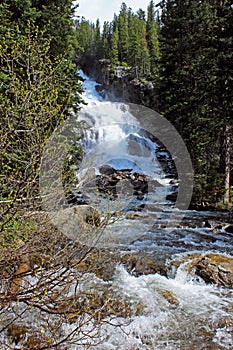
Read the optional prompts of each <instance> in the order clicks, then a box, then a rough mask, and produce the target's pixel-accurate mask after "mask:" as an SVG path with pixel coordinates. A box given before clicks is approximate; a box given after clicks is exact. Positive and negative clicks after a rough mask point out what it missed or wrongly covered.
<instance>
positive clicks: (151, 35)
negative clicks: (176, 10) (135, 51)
mask: <svg viewBox="0 0 233 350" xmlns="http://www.w3.org/2000/svg"><path fill="white" fill-rule="evenodd" d="M158 29H159V26H158V22H157V21H156V13H155V4H154V2H153V1H151V2H150V4H149V6H148V8H147V26H146V30H147V37H146V39H147V44H148V49H149V53H150V70H151V74H152V76H155V75H156V74H157V73H158V62H159V40H158Z"/></svg>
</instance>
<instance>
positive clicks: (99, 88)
mask: <svg viewBox="0 0 233 350" xmlns="http://www.w3.org/2000/svg"><path fill="white" fill-rule="evenodd" d="M95 90H96V91H97V92H98V94H99V95H100V96H101V97H103V98H105V97H106V93H107V92H106V89H105V87H104V86H103V85H96V86H95Z"/></svg>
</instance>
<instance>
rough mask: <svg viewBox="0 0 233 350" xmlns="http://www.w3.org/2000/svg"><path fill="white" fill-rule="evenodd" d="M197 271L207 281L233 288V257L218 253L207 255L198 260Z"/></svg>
mask: <svg viewBox="0 0 233 350" xmlns="http://www.w3.org/2000/svg"><path fill="white" fill-rule="evenodd" d="M195 273H196V275H198V276H200V277H201V278H202V279H203V280H204V281H205V282H206V283H214V284H217V285H219V286H223V287H226V288H232V285H233V258H232V257H228V256H224V255H217V254H216V255H215V254H208V255H205V256H203V257H201V258H199V259H198V260H197V263H196V264H195Z"/></svg>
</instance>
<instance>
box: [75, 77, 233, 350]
mask: <svg viewBox="0 0 233 350" xmlns="http://www.w3.org/2000/svg"><path fill="white" fill-rule="evenodd" d="M80 75H81V76H82V77H83V78H84V79H85V82H84V90H85V91H84V99H85V101H86V103H87V104H88V105H87V106H86V107H85V108H84V110H85V111H87V112H88V110H89V112H88V113H87V115H88V117H86V118H87V119H88V118H89V120H90V119H91V120H92V125H93V129H92V130H91V131H88V132H87V134H86V135H85V138H84V143H83V145H84V147H85V148H86V151H87V154H88V152H90V154H91V157H89V158H88V156H87V159H88V161H87V163H88V162H89V163H88V164H89V165H90V159H93V158H94V159H95V160H94V161H93V164H92V167H93V168H94V172H95V174H97V175H98V174H99V166H100V165H102V164H108V165H109V166H112V167H114V168H115V169H118V170H119V169H121V170H122V169H125V168H130V169H131V171H132V172H134V171H135V172H137V171H138V172H142V173H146V174H147V175H148V176H150V178H153V180H156V181H157V182H158V183H159V184H161V187H160V186H157V187H156V189H155V190H153V191H151V192H150V191H149V193H147V197H146V198H143V199H140V200H137V199H135V198H134V196H132V193H131V194H129V195H128V196H127V195H126V194H125V196H123V197H122V203H121V205H120V208H119V209H120V210H123V211H124V212H126V213H128V218H127V219H125V218H124V219H122V220H119V221H116V222H115V223H113V224H112V225H110V227H109V228H108V231H107V232H108V236H107V237H105V236H104V237H103V240H102V242H101V244H104V245H105V246H107V245H109V246H110V247H112V246H114V247H116V248H117V249H118V250H120V251H121V252H136V253H138V252H140V253H147V254H151V255H153V256H156V257H157V258H158V259H160V258H161V256H162V257H165V259H166V261H167V264H168V266H170V270H169V268H168V270H169V272H168V274H167V276H166V277H165V276H162V275H160V274H157V273H156V274H149V275H141V276H136V275H131V274H129V273H128V272H127V271H126V269H125V268H124V267H123V266H121V265H119V266H117V268H116V271H115V277H114V281H113V288H114V290H115V292H116V293H117V294H118V295H119V297H120V298H121V299H123V300H127V301H129V302H131V303H135V304H136V303H140V304H142V305H144V309H143V312H142V313H141V314H140V315H138V316H133V317H132V319H131V320H130V322H129V323H127V321H126V323H127V324H126V325H125V326H122V327H117V326H115V327H114V325H108V324H106V326H104V327H103V329H102V332H103V335H104V336H106V339H105V340H104V342H103V343H101V344H100V345H99V346H97V347H96V348H97V349H99V350H105V349H106V350H136V349H138V350H139V349H140V350H141V349H147V350H159V349H161V350H176V349H182V350H186V349H187V350H192V349H196V350H201V349H233V345H232V344H233V336H232V331H233V327H232V320H233V319H232V317H233V316H232V310H233V309H232V301H233V295H232V290H231V289H224V288H221V287H217V286H216V285H211V284H206V283H205V282H204V280H202V279H201V278H198V277H197V276H195V275H194V274H192V273H191V269H190V266H191V265H190V264H192V262H193V260H194V259H195V258H197V257H200V256H204V255H206V254H217V255H218V254H221V255H223V256H226V257H229V256H231V253H232V247H233V235H232V233H226V231H225V230H224V225H226V223H229V222H230V221H231V218H230V216H229V214H228V213H216V212H214V213H213V212H198V211H195V210H183V211H182V210H179V209H177V212H178V215H177V216H174V215H173V216H172V225H171V227H169V225H167V223H168V222H169V220H171V211H172V210H173V209H172V208H173V205H174V203H173V202H170V201H169V200H167V195H168V194H170V193H172V191H174V184H176V178H175V175H174V173H173V176H167V174H166V171H164V168H162V167H161V166H160V163H159V162H156V161H155V160H154V155H155V154H156V149H157V147H158V145H156V142H153V140H152V139H151V138H150V137H148V136H145V135H142V134H140V132H138V129H137V128H138V123H139V122H138V120H136V119H135V118H134V116H132V114H130V113H129V112H128V110H127V107H125V109H124V108H122V106H123V105H124V104H122V106H120V107H119V105H117V106H116V105H114V104H112V103H111V102H108V101H106V99H105V98H104V97H102V96H101V95H100V94H99V93H98V92H97V91H96V86H97V85H98V84H97V83H96V82H95V81H94V80H91V79H90V78H88V77H87V76H85V74H83V72H80ZM103 106H104V108H103ZM103 111H104V112H103ZM135 128H136V129H135ZM130 139H131V140H134V141H135V144H136V146H135V144H134V152H129V140H130ZM138 145H139V146H138ZM137 147H139V149H136V148H137ZM100 148H103V149H104V150H103V151H102V152H100V151H99V149H100ZM93 149H95V150H96V149H97V152H96V154H95V157H93V154H92V150H93ZM145 149H146V150H149V155H145V154H144V153H143V152H144V151H145ZM159 152H160V153H159ZM158 153H159V156H160V159H161V158H163V159H165V160H168V158H166V157H169V155H168V154H167V152H166V150H164V149H161V148H160V150H159V151H158ZM158 153H157V155H158ZM84 173H85V171H84ZM80 176H81V175H80ZM81 178H82V176H81ZM84 187H85V186H84ZM119 192H120V190H119ZM126 192H127V191H126ZM129 197H130V198H129ZM95 199H96V198H95V195H93V198H92V200H95ZM108 203H109V202H108ZM114 203H115V202H114ZM114 203H113V204H111V205H112V206H113V207H112V208H111V210H114V205H115V204H114ZM99 205H100V207H101V205H102V210H103V212H104V209H106V208H105V207H104V206H106V205H107V204H106V202H104V198H103V199H102V201H101V202H99ZM108 205H109V204H108ZM115 209H116V210H117V208H115ZM135 212H136V213H137V214H138V218H136V219H135V218H133V216H132V217H130V215H129V214H130V213H131V214H132V213H135ZM212 222H217V223H222V225H219V227H218V228H217V229H216V230H215V229H213V227H211V225H212V224H211V223H212ZM213 225H214V224H213ZM109 232H111V233H109ZM176 262H179V263H178V264H176ZM175 266H176V267H175ZM177 266H178V267H177ZM166 293H168V294H169V295H172V296H173V298H174V300H173V301H174V302H171V300H170V302H169V300H168V299H167V298H165V297H164V295H165V294H166ZM121 321H122V320H121ZM123 321H124V319H123ZM77 349H79V348H77ZM80 349H83V347H80Z"/></svg>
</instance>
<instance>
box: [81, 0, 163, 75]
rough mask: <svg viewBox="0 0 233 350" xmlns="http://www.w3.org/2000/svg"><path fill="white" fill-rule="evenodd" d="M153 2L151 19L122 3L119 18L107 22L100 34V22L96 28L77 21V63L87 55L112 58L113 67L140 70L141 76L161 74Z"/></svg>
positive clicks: (149, 12) (89, 23) (84, 59)
mask: <svg viewBox="0 0 233 350" xmlns="http://www.w3.org/2000/svg"><path fill="white" fill-rule="evenodd" d="M154 7H155V5H154V3H153V2H151V3H150V6H149V8H148V19H146V16H145V12H144V11H142V10H141V9H140V10H139V11H138V12H137V13H136V14H134V13H133V12H132V10H131V9H130V8H127V6H126V4H125V3H122V5H121V8H120V13H119V15H118V16H117V15H115V16H114V19H113V21H112V22H111V23H109V22H105V23H104V26H103V32H102V33H101V34H100V29H99V22H98V21H97V23H96V24H95V25H94V24H93V23H91V22H89V21H87V20H86V19H85V18H82V19H81V20H76V21H75V25H76V33H77V38H78V43H79V49H78V51H77V52H78V54H77V56H78V61H79V63H80V65H81V66H82V65H83V62H85V61H86V58H87V56H90V55H93V56H94V57H95V58H96V61H98V60H99V59H100V58H106V59H110V61H111V64H113V65H119V64H120V65H123V62H125V63H126V64H127V65H128V66H130V67H137V72H138V74H139V75H141V76H149V75H150V74H152V75H153V74H155V72H157V71H158V58H159V47H158V30H159V26H158V21H157V19H156V18H155V11H154Z"/></svg>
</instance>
